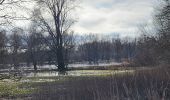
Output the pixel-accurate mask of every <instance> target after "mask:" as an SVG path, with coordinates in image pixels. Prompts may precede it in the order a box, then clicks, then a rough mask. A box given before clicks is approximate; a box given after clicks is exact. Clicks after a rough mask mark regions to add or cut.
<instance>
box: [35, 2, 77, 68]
mask: <svg viewBox="0 0 170 100" xmlns="http://www.w3.org/2000/svg"><path fill="white" fill-rule="evenodd" d="M37 1H38V4H39V6H40V7H39V8H38V9H39V10H36V13H34V15H35V16H36V18H35V21H36V22H39V23H40V25H41V28H43V29H44V30H46V31H48V34H49V36H50V37H51V39H52V43H51V42H50V43H48V44H49V47H50V48H55V49H53V52H54V53H55V55H56V57H57V64H56V65H57V67H58V69H59V70H60V71H63V70H65V69H66V67H65V62H64V42H63V35H64V33H66V32H69V29H70V27H71V26H72V24H73V23H74V20H72V19H71V16H70V15H69V14H70V11H71V10H72V9H73V8H74V7H75V5H74V3H75V0H37ZM42 11H43V14H45V15H46V16H44V15H43V14H42V13H41V12H42ZM37 13H38V14H37ZM47 15H48V16H47Z"/></svg>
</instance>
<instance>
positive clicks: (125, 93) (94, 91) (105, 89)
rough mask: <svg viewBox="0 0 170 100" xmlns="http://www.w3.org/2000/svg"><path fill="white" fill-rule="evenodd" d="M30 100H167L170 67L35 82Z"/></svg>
mask: <svg viewBox="0 0 170 100" xmlns="http://www.w3.org/2000/svg"><path fill="white" fill-rule="evenodd" d="M32 87H38V88H39V91H37V92H36V93H33V94H31V97H32V99H33V100H169V99H170V68H155V69H147V70H139V71H137V72H135V73H134V74H124V75H113V76H103V77H70V78H68V79H67V80H66V81H64V82H48V83H37V84H34V85H32Z"/></svg>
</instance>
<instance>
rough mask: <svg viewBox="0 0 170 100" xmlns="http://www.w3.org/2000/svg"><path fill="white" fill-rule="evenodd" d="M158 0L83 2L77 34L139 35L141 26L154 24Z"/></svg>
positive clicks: (100, 0) (78, 13)
mask: <svg viewBox="0 0 170 100" xmlns="http://www.w3.org/2000/svg"><path fill="white" fill-rule="evenodd" d="M155 2H156V0H81V2H80V7H79V8H78V9H77V10H76V14H77V15H76V16H78V20H77V21H78V22H77V23H76V24H75V25H74V26H73V30H74V31H75V32H76V33H81V34H82V33H102V34H106V33H107V34H111V33H120V35H132V36H133V35H137V33H136V30H137V27H138V26H139V25H142V24H148V25H151V23H152V15H153V10H154V4H155Z"/></svg>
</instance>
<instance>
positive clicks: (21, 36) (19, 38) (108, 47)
mask: <svg viewBox="0 0 170 100" xmlns="http://www.w3.org/2000/svg"><path fill="white" fill-rule="evenodd" d="M36 29H37V28H36V27H35V26H34V25H31V27H30V29H29V31H28V33H26V32H24V31H23V30H22V29H20V28H14V29H12V33H11V34H10V33H7V32H6V31H1V32H0V35H1V36H0V37H1V41H0V53H1V56H0V59H1V60H0V61H1V62H0V64H7V65H9V64H11V66H14V68H15V69H17V68H18V67H19V66H20V65H23V64H24V65H27V66H29V65H33V66H34V69H35V70H37V65H42V64H56V61H57V59H58V58H56V55H55V52H54V51H55V50H56V48H55V44H54V43H53V42H52V41H53V39H52V38H51V37H50V36H49V35H45V33H44V34H42V31H38V30H36ZM79 37H81V38H84V39H81V40H78V39H77V38H79ZM89 40H90V41H89ZM49 42H50V46H49ZM63 43H64V44H63V54H64V55H63V59H64V60H63V61H64V63H65V64H66V65H67V64H69V63H75V62H89V63H98V62H100V61H111V60H114V59H115V60H116V61H118V62H120V61H121V59H122V58H126V59H129V60H132V59H133V57H134V56H135V50H136V41H132V40H131V39H130V40H128V39H127V41H125V40H124V41H123V40H121V39H120V38H114V39H111V40H105V39H98V38H97V35H92V34H90V35H88V36H79V35H74V34H73V32H72V33H71V34H67V35H66V34H65V35H63ZM79 43H81V44H79Z"/></svg>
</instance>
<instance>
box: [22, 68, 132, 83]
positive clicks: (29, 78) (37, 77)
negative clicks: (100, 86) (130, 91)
mask: <svg viewBox="0 0 170 100" xmlns="http://www.w3.org/2000/svg"><path fill="white" fill-rule="evenodd" d="M134 71H135V70H74V71H67V72H64V73H61V72H58V71H48V72H37V73H35V72H31V73H26V74H24V77H23V79H21V82H52V81H58V80H60V79H64V78H67V77H86V76H87V77H88V76H99V77H100V76H107V75H119V74H120V75H122V74H126V73H133V72H134Z"/></svg>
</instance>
